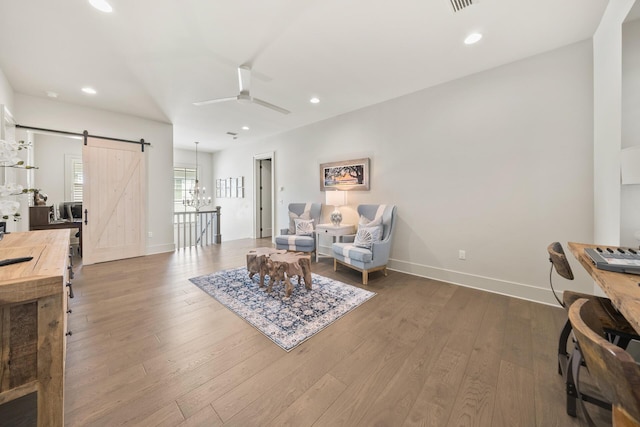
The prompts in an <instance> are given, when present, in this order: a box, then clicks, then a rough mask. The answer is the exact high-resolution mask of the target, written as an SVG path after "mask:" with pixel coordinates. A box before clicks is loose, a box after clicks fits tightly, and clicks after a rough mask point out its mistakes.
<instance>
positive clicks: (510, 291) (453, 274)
mask: <svg viewBox="0 0 640 427" xmlns="http://www.w3.org/2000/svg"><path fill="white" fill-rule="evenodd" d="M387 268H388V269H389V270H393V271H398V272H401V273H407V274H411V275H414V276H419V277H425V278H428V279H434V280H439V281H441V282H447V283H451V284H454V285H460V286H465V287H468V288H474V289H479V290H483V291H487V292H493V293H496V294H501V295H507V296H510V297H514V298H520V299H524V300H528V301H534V302H539V303H541V304H547V305H554V306H558V303H557V301H556V300H555V298H554V297H553V293H552V292H551V289H550V288H549V287H538V286H531V285H526V284H523V283H516V282H509V281H506V280H502V279H496V278H492V277H485V276H479V275H475V274H469V273H462V272H460V271H453V270H446V269H444V268H438V267H431V266H428V265H422V264H416V263H412V262H407V261H401V260H397V259H390V260H389V263H388V264H387Z"/></svg>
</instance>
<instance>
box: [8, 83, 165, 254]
mask: <svg viewBox="0 0 640 427" xmlns="http://www.w3.org/2000/svg"><path fill="white" fill-rule="evenodd" d="M14 115H15V117H16V120H17V121H18V123H19V124H21V125H24V126H34V127H39V128H46V129H55V130H62V131H67V132H77V133H81V132H83V131H84V130H87V131H88V132H89V133H90V134H92V135H99V136H108V137H114V138H121V139H129V140H135V141H137V140H139V139H141V138H144V140H145V141H148V142H150V143H151V146H147V147H145V152H146V153H147V155H148V157H147V160H148V162H147V170H148V172H147V173H148V187H147V188H148V191H149V196H148V200H147V212H148V220H147V229H148V231H150V232H152V233H153V237H152V238H149V239H148V241H147V253H149V254H151V253H158V252H167V251H172V250H173V249H174V247H175V245H174V242H173V225H172V224H173V191H172V189H173V129H172V126H171V125H170V124H167V123H161V122H156V121H152V120H146V119H141V118H138V117H133V116H128V115H124V114H118V113H112V112H108V111H104V110H97V109H92V108H87V107H81V106H78V105H73V104H66V103H63V102H59V101H53V100H49V99H45V98H38V97H33V96H28V95H23V94H16V95H15V113H14ZM39 164H40V165H42V164H43V160H42V159H41V160H39Z"/></svg>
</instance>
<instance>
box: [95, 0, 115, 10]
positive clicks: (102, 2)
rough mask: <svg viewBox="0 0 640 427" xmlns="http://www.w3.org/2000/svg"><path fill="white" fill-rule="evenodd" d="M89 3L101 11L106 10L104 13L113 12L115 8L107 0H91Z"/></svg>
mask: <svg viewBox="0 0 640 427" xmlns="http://www.w3.org/2000/svg"><path fill="white" fill-rule="evenodd" d="M89 4H90V5H91V6H93V7H95V8H96V9H98V10H99V11H100V12H104V13H111V12H113V8H112V7H111V5H110V4H109V3H107V0H89Z"/></svg>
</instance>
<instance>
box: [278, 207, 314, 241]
mask: <svg viewBox="0 0 640 427" xmlns="http://www.w3.org/2000/svg"><path fill="white" fill-rule="evenodd" d="M321 211H322V204H321V203H290V204H289V228H283V229H282V230H280V236H277V237H276V248H277V249H286V250H288V251H296V252H309V253H312V252H314V251H315V250H316V232H315V228H316V225H318V222H320V212H321ZM296 219H299V220H307V221H308V220H313V227H312V229H309V230H305V229H304V227H302V226H301V227H299V228H298V230H297V231H298V232H297V233H296V221H295V220H296ZM299 225H300V224H299Z"/></svg>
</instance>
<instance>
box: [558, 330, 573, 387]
mask: <svg viewBox="0 0 640 427" xmlns="http://www.w3.org/2000/svg"><path fill="white" fill-rule="evenodd" d="M570 334H571V323H570V322H569V320H567V323H565V324H564V328H562V332H561V333H560V338H559V339H558V374H560V375H564V373H563V366H565V368H564V369H565V370H567V368H566V364H567V361H568V360H569V353H567V342H568V341H569V335H570Z"/></svg>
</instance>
